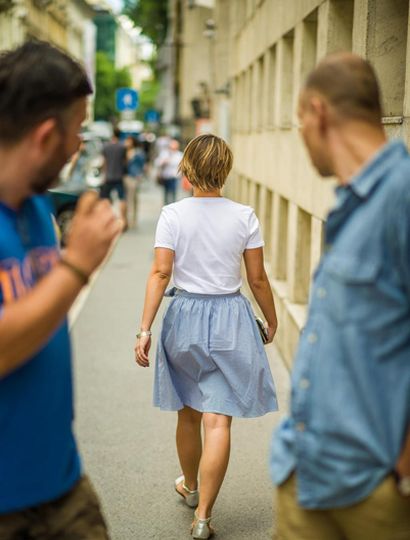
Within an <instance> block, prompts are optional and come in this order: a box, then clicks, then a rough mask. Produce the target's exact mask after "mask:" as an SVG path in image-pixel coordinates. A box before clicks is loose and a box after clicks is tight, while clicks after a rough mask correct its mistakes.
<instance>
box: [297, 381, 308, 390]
mask: <svg viewBox="0 0 410 540" xmlns="http://www.w3.org/2000/svg"><path fill="white" fill-rule="evenodd" d="M299 386H300V388H302V389H303V390H306V389H307V388H309V386H310V381H309V380H308V379H302V380H301V381H300V383H299Z"/></svg>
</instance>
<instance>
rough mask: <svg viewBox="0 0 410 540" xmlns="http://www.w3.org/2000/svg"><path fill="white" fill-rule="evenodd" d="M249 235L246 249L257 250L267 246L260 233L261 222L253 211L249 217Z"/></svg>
mask: <svg viewBox="0 0 410 540" xmlns="http://www.w3.org/2000/svg"><path fill="white" fill-rule="evenodd" d="M248 234H249V236H248V241H247V243H246V246H245V249H255V248H260V247H263V246H264V245H265V242H264V241H263V238H262V234H261V231H260V226H259V220H258V218H257V217H256V214H255V212H254V211H253V210H252V211H251V214H250V216H249V222H248Z"/></svg>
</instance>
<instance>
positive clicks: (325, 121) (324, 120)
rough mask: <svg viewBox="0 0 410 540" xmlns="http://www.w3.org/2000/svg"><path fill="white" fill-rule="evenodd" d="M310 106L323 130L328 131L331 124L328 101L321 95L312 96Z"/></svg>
mask: <svg viewBox="0 0 410 540" xmlns="http://www.w3.org/2000/svg"><path fill="white" fill-rule="evenodd" d="M310 107H311V109H312V111H313V113H314V115H315V117H316V119H317V125H318V127H319V129H320V131H321V132H323V131H326V130H327V128H328V125H329V107H328V104H327V103H326V101H325V100H324V99H322V98H320V97H319V96H312V97H311V99H310Z"/></svg>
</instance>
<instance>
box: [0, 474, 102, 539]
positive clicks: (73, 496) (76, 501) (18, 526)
mask: <svg viewBox="0 0 410 540" xmlns="http://www.w3.org/2000/svg"><path fill="white" fill-rule="evenodd" d="M0 540H109V536H108V532H107V526H106V524H105V521H104V518H103V516H102V513H101V509H100V504H99V501H98V498H97V495H96V493H95V491H94V488H93V487H92V485H91V483H90V481H89V480H88V478H87V477H86V476H84V477H83V478H81V480H80V481H79V482H78V483H77V484H76V485H75V486H74V488H73V489H72V490H71V491H70V492H69V493H67V494H66V495H64V496H63V497H61V498H60V499H57V500H55V501H52V502H49V503H46V504H41V505H39V506H35V507H33V508H28V509H26V510H22V511H20V512H13V513H12V514H3V515H0Z"/></svg>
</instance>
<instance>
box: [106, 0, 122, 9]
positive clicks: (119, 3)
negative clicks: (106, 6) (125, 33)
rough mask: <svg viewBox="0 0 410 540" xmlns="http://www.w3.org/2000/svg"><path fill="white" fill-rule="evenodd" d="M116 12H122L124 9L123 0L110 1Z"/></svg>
mask: <svg viewBox="0 0 410 540" xmlns="http://www.w3.org/2000/svg"><path fill="white" fill-rule="evenodd" d="M108 2H109V3H110V4H111V5H112V7H113V9H115V11H120V10H121V7H122V0H108Z"/></svg>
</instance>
